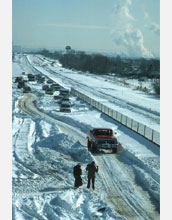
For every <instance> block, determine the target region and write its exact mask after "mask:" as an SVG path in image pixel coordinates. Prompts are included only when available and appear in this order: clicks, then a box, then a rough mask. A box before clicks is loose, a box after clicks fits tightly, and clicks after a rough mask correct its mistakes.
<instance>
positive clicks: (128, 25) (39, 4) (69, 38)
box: [12, 0, 160, 57]
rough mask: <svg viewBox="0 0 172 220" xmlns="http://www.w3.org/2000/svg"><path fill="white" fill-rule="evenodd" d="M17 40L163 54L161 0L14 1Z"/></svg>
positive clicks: (54, 46)
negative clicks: (160, 30)
mask: <svg viewBox="0 0 172 220" xmlns="http://www.w3.org/2000/svg"><path fill="white" fill-rule="evenodd" d="M12 6H13V7H12V25H13V30H12V34H13V35H12V40H13V43H14V44H16V45H20V46H27V47H42V48H47V49H58V48H65V46H66V45H70V46H71V47H72V48H73V49H76V50H94V51H97V50H99V51H111V52H116V53H118V54H126V55H129V56H145V57H146V56H147V57H152V56H159V48H160V45H159V44H160V42H159V41H160V36H159V29H160V2H159V0H48V1H47V0H13V5H12Z"/></svg>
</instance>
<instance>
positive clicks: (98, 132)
mask: <svg viewBox="0 0 172 220" xmlns="http://www.w3.org/2000/svg"><path fill="white" fill-rule="evenodd" d="M94 134H95V135H112V130H103V129H100V130H98V129H96V130H95V131H94Z"/></svg>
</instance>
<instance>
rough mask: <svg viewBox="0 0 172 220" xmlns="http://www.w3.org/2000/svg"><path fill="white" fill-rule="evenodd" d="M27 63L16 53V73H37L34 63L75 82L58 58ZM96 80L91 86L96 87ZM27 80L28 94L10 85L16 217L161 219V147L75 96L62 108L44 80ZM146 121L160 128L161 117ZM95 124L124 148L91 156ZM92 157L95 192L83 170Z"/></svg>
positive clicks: (58, 78) (45, 219)
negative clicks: (79, 174) (78, 177)
mask: <svg viewBox="0 0 172 220" xmlns="http://www.w3.org/2000/svg"><path fill="white" fill-rule="evenodd" d="M28 60H29V62H28ZM28 60H27V58H26V57H25V56H24V55H15V62H14V63H13V77H14V78H15V77H16V76H19V75H21V73H22V71H25V72H26V73H31V72H32V73H33V74H36V73H38V72H36V69H35V68H37V69H38V70H39V73H40V72H41V71H42V74H44V75H46V74H47V76H48V77H49V78H52V79H53V80H54V81H55V82H58V83H60V84H61V85H63V86H65V87H68V88H71V87H72V86H75V88H76V87H77V86H79V82H77V81H76V77H75V80H72V79H71V78H72V76H71V77H70V79H69V77H68V75H72V72H71V71H68V70H65V69H63V68H62V67H60V65H59V63H58V62H57V65H56V67H55V66H54V67H53V70H50V69H52V66H51V61H49V63H48V61H47V60H46V62H45V64H46V66H45V69H44V67H43V63H42V62H43V60H42V59H40V57H39V56H31V55H29V56H28ZM32 65H33V66H34V68H33V67H32ZM40 66H41V67H40ZM47 66H48V68H49V69H47ZM55 68H56V70H55ZM43 69H44V70H43ZM51 71H56V73H57V74H54V73H53V72H51ZM69 72H70V73H69ZM74 74H76V73H74ZM65 75H66V76H65ZM78 75H80V77H81V76H82V74H78ZM84 77H86V76H84ZM89 77H90V76H89ZM92 80H93V81H94V77H93V78H92ZM97 80H98V78H96V81H95V85H97V86H96V88H98V87H101V86H100V85H99V86H98V82H97ZM83 82H85V81H84V80H83ZM100 82H101V80H100ZM106 83H108V82H106ZM28 84H29V86H31V88H32V94H28V95H23V93H22V90H21V89H17V86H16V84H14V85H13V218H14V220H18V219H19V220H20V219H34V220H35V219H41V220H48V219H88V220H89V219H93V218H97V219H102V220H104V219H108V220H109V219H121V220H124V219H128V220H130V219H132V220H135V219H136V220H137V219H138V220H142V219H143V220H151V219H152V220H155V219H157V220H158V219H159V175H160V174H159V159H160V158H159V156H160V150H159V148H158V147H157V146H155V145H154V144H153V143H151V142H149V141H148V140H145V139H144V138H143V137H140V136H139V135H137V134H135V133H134V132H132V131H130V130H129V129H127V128H125V127H123V126H121V125H120V124H118V123H117V122H115V121H113V120H112V119H110V118H108V117H107V116H105V115H103V114H102V113H100V112H99V111H97V110H95V109H94V108H92V107H91V106H89V105H88V104H86V103H84V102H82V101H81V100H79V99H78V98H76V97H71V100H72V112H71V113H60V112H59V105H58V103H57V102H56V101H55V100H54V99H53V97H52V96H50V95H46V94H44V92H43V91H42V89H41V88H42V85H39V84H37V83H35V82H28ZM114 87H115V86H114ZM80 89H82V90H85V89H86V90H85V92H87V93H88V94H93V91H94V88H92V86H90V87H88V85H84V84H83V83H82V85H81V86H80ZM130 93H131V91H130ZM131 94H132V93H131ZM93 95H95V96H97V97H99V98H102V99H106V98H107V97H108V94H104V93H102V92H101V91H99V90H96V89H95V93H94V94H93ZM109 98H110V96H109ZM113 99H114V98H113ZM151 99H152V98H151ZM107 100H108V99H107ZM110 100H111V101H112V99H111V98H110ZM144 102H145V99H144ZM156 102H157V100H155V103H156ZM133 105H135V103H133ZM121 107H122V106H121ZM157 109H158V108H156V109H155V106H154V108H152V109H151V110H150V112H151V111H152V113H153V112H154V111H155V112H158V110H157ZM152 113H151V114H152ZM134 114H136V113H135V111H134ZM139 114H141V113H139ZM157 115H158V114H157ZM143 118H145V115H143ZM143 120H146V119H143ZM149 120H152V125H153V127H156V128H158V126H159V122H158V121H157V120H158V118H157V119H156V120H155V118H154V119H151V117H149ZM156 123H157V124H156ZM92 127H111V128H112V129H113V130H114V131H117V137H118V140H119V141H120V143H121V144H122V146H123V148H124V149H123V151H122V152H119V153H118V154H110V153H107V152H106V153H103V152H100V153H97V154H94V155H92V154H90V152H88V150H87V147H86V138H85V137H86V132H87V131H88V130H89V129H90V128H92ZM92 160H95V162H96V163H97V164H98V166H99V173H98V175H97V178H96V190H95V192H93V191H89V190H88V189H86V182H87V177H86V172H85V167H86V164H87V163H89V162H91V161H92ZM78 162H80V163H81V164H82V168H83V182H84V185H83V186H82V187H81V189H79V190H75V189H73V181H74V179H73V174H72V168H73V166H74V165H75V164H76V163H78ZM101 207H106V211H105V212H104V213H101V212H98V211H97V210H98V209H99V208H101ZM74 210H77V212H75V211H74ZM77 213H78V214H77ZM120 215H121V217H120ZM93 216H96V217H93Z"/></svg>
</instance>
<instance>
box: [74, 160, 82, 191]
mask: <svg viewBox="0 0 172 220" xmlns="http://www.w3.org/2000/svg"><path fill="white" fill-rule="evenodd" d="M73 175H74V178H75V183H74V187H76V188H78V187H79V186H82V178H81V175H82V169H81V164H79V163H78V164H77V165H76V166H74V168H73Z"/></svg>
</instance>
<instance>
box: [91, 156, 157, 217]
mask: <svg viewBox="0 0 172 220" xmlns="http://www.w3.org/2000/svg"><path fill="white" fill-rule="evenodd" d="M94 156H95V160H96V163H97V164H98V165H99V167H100V169H99V170H100V171H99V173H100V175H101V177H102V176H103V187H104V189H105V191H106V193H107V194H105V195H104V194H102V199H104V200H107V201H108V203H109V204H112V205H114V206H115V210H116V211H117V212H118V213H119V214H121V215H123V216H125V217H127V218H128V219H132V220H135V219H139V220H140V219H143V220H154V219H156V220H158V219H159V213H158V212H156V211H155V210H154V207H153V206H152V204H151V203H150V202H148V201H149V198H148V197H149V196H146V194H145V193H144V192H143V191H142V190H141V189H139V188H138V187H137V186H136V185H135V184H134V180H132V178H131V176H130V174H129V173H128V172H127V171H125V167H124V166H121V163H120V162H119V161H118V159H117V156H116V155H114V154H106V155H105V154H103V155H94ZM118 176H120V178H118ZM102 191H103V189H101V192H102ZM101 192H100V193H101ZM103 197H104V198H103ZM135 198H137V199H135ZM138 201H139V202H138Z"/></svg>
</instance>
